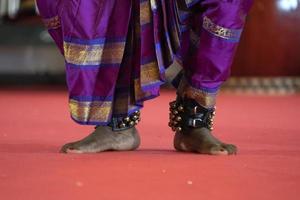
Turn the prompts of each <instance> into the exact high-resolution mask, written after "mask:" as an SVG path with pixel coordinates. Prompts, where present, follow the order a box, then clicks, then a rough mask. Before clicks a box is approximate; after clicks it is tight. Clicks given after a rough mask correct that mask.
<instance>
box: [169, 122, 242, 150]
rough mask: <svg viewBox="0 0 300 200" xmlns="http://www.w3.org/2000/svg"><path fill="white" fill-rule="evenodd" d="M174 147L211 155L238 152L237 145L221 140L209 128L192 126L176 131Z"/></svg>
mask: <svg viewBox="0 0 300 200" xmlns="http://www.w3.org/2000/svg"><path fill="white" fill-rule="evenodd" d="M174 147H175V149H176V150H178V151H185V152H196V153H201V154H210V155H231V154H236V153H237V147H236V146H235V145H233V144H225V143H223V142H221V141H220V140H218V139H217V138H215V137H214V136H213V135H212V134H211V132H210V131H209V130H208V129H207V128H191V129H189V130H188V131H185V132H176V133H175V137H174Z"/></svg>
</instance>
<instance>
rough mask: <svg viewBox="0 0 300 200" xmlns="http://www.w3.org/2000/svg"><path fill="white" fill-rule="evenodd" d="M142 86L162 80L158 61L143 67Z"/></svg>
mask: <svg viewBox="0 0 300 200" xmlns="http://www.w3.org/2000/svg"><path fill="white" fill-rule="evenodd" d="M140 79H141V84H142V85H149V84H151V83H155V82H157V81H159V80H160V73H159V68H158V64H157V62H156V61H153V62H150V63H147V64H144V65H142V66H141V77H140Z"/></svg>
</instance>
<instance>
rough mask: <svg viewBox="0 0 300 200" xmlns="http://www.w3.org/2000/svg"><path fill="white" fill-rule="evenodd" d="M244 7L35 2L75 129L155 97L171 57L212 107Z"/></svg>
mask: <svg viewBox="0 0 300 200" xmlns="http://www.w3.org/2000/svg"><path fill="white" fill-rule="evenodd" d="M251 1H252V0H84V1H80V0H38V1H37V3H38V7H39V11H40V14H41V16H42V18H43V20H44V22H45V24H46V26H47V28H48V30H49V33H50V35H51V36H52V37H53V39H54V41H55V42H56V44H57V46H58V47H59V49H60V51H61V53H62V54H63V56H64V58H65V63H66V72H67V84H68V89H69V98H70V101H69V106H70V110H71V116H72V118H73V119H74V120H75V121H76V122H78V123H80V124H92V125H107V124H108V123H109V122H110V121H111V118H112V117H124V116H127V115H128V114H131V113H133V112H134V111H136V110H139V109H140V108H141V107H142V106H143V102H144V101H145V100H148V99H151V98H154V97H156V96H158V95H159V87H160V85H161V84H163V83H164V82H165V80H166V79H165V73H164V72H165V69H166V68H167V67H168V66H170V65H171V64H172V63H173V61H174V59H175V57H176V58H177V59H178V60H179V61H180V63H182V67H183V71H184V76H185V80H186V82H187V83H188V85H190V86H191V88H193V89H194V90H195V91H198V92H200V93H201V94H202V96H203V98H204V99H207V101H205V102H204V104H207V105H206V106H211V105H210V104H213V102H214V97H215V93H216V92H217V90H218V88H219V87H220V85H221V84H222V83H223V82H224V81H225V80H226V78H227V77H228V76H229V70H230V65H231V63H232V59H233V55H234V52H235V49H236V47H237V44H238V41H239V38H240V35H241V32H242V28H243V25H244V21H245V17H246V14H247V12H248V11H249V8H250V5H251Z"/></svg>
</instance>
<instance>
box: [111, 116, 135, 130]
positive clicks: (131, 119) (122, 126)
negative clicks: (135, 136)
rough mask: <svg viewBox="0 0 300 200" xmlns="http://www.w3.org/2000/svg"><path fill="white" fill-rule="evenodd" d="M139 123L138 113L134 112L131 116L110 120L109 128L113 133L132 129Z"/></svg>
mask: <svg viewBox="0 0 300 200" xmlns="http://www.w3.org/2000/svg"><path fill="white" fill-rule="evenodd" d="M140 121H141V116H140V111H135V112H134V113H133V114H131V115H129V116H127V117H123V118H112V121H111V123H110V124H109V126H111V127H112V130H113V131H122V130H126V129H129V128H132V127H134V126H135V125H137V124H138V123H139V122H140Z"/></svg>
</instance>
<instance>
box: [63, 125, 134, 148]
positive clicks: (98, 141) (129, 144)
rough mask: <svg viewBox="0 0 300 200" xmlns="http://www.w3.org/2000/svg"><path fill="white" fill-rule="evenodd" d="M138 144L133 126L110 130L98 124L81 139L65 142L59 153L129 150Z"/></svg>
mask: <svg viewBox="0 0 300 200" xmlns="http://www.w3.org/2000/svg"><path fill="white" fill-rule="evenodd" d="M139 145H140V137H139V134H138V131H137V130H136V128H135V127H133V128H130V129H127V130H124V131H112V129H111V127H108V126H99V127H97V128H96V129H95V131H94V132H93V133H91V134H90V135H88V136H87V137H85V138H83V139H82V140H79V141H76V142H71V143H68V144H65V145H64V146H63V147H62V148H61V150H60V152H61V153H99V152H102V151H109V150H114V151H130V150H135V149H137V148H138V147H139Z"/></svg>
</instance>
